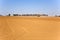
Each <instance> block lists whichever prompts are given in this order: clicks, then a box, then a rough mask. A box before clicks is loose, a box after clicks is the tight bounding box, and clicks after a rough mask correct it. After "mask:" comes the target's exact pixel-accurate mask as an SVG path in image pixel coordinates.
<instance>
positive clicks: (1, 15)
mask: <svg viewBox="0 0 60 40" xmlns="http://www.w3.org/2000/svg"><path fill="white" fill-rule="evenodd" d="M0 16H3V15H0ZM6 16H11V14H8V15H6ZM13 16H38V17H40V16H48V15H47V14H13ZM55 17H60V15H55Z"/></svg>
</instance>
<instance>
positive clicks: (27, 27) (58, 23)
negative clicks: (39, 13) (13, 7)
mask: <svg viewBox="0 0 60 40" xmlns="http://www.w3.org/2000/svg"><path fill="white" fill-rule="evenodd" d="M0 40H60V18H59V17H26V16H25V17H22V16H21V17H17V16H16V17H14V16H11V17H9V16H6V17H3V16H1V17H0Z"/></svg>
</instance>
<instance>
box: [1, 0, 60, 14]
mask: <svg viewBox="0 0 60 40" xmlns="http://www.w3.org/2000/svg"><path fill="white" fill-rule="evenodd" d="M8 13H10V14H13V13H18V14H26V13H28V14H33V13H34V14H36V13H37V14H38V13H39V14H48V15H55V14H57V15H58V14H60V0H0V14H3V15H6V14H8Z"/></svg>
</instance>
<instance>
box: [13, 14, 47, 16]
mask: <svg viewBox="0 0 60 40" xmlns="http://www.w3.org/2000/svg"><path fill="white" fill-rule="evenodd" d="M13 16H48V15H47V14H22V15H21V14H13Z"/></svg>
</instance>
